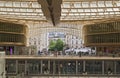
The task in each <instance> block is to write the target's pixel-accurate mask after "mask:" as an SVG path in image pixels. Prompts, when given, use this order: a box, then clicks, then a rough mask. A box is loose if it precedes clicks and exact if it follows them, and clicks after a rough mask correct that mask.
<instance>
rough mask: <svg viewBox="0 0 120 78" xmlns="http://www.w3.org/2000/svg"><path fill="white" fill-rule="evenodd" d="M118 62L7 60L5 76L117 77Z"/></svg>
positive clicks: (118, 72) (119, 72)
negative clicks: (110, 75)
mask: <svg viewBox="0 0 120 78" xmlns="http://www.w3.org/2000/svg"><path fill="white" fill-rule="evenodd" d="M119 69H120V68H119V61H110V60H37V59H36V60H33V59H32V60H31V59H29V60H7V62H6V70H7V74H8V75H9V74H19V73H24V74H25V75H26V76H28V75H29V76H32V75H44V76H45V75H64V76H68V75H74V76H75V75H76V76H77V75H109V74H112V75H119V74H120V70H119Z"/></svg>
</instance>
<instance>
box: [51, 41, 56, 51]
mask: <svg viewBox="0 0 120 78" xmlns="http://www.w3.org/2000/svg"><path fill="white" fill-rule="evenodd" d="M55 45H56V43H55V41H53V40H51V41H50V43H49V50H50V51H54V48H55Z"/></svg>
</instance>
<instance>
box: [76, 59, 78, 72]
mask: <svg viewBox="0 0 120 78" xmlns="http://www.w3.org/2000/svg"><path fill="white" fill-rule="evenodd" d="M76 74H78V60H76Z"/></svg>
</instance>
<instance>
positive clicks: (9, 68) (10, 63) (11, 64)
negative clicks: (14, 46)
mask: <svg viewBox="0 0 120 78" xmlns="http://www.w3.org/2000/svg"><path fill="white" fill-rule="evenodd" d="M5 70H6V72H7V73H8V74H9V73H14V74H15V73H16V61H15V60H7V61H6V68H5Z"/></svg>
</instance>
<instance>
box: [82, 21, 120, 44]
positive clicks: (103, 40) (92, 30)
mask: <svg viewBox="0 0 120 78" xmlns="http://www.w3.org/2000/svg"><path fill="white" fill-rule="evenodd" d="M119 25H120V22H119V21H115V22H108V23H98V24H91V25H86V26H84V28H83V29H84V38H85V45H89V46H90V45H115V44H119V43H120V33H119V31H120V27H119Z"/></svg>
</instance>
